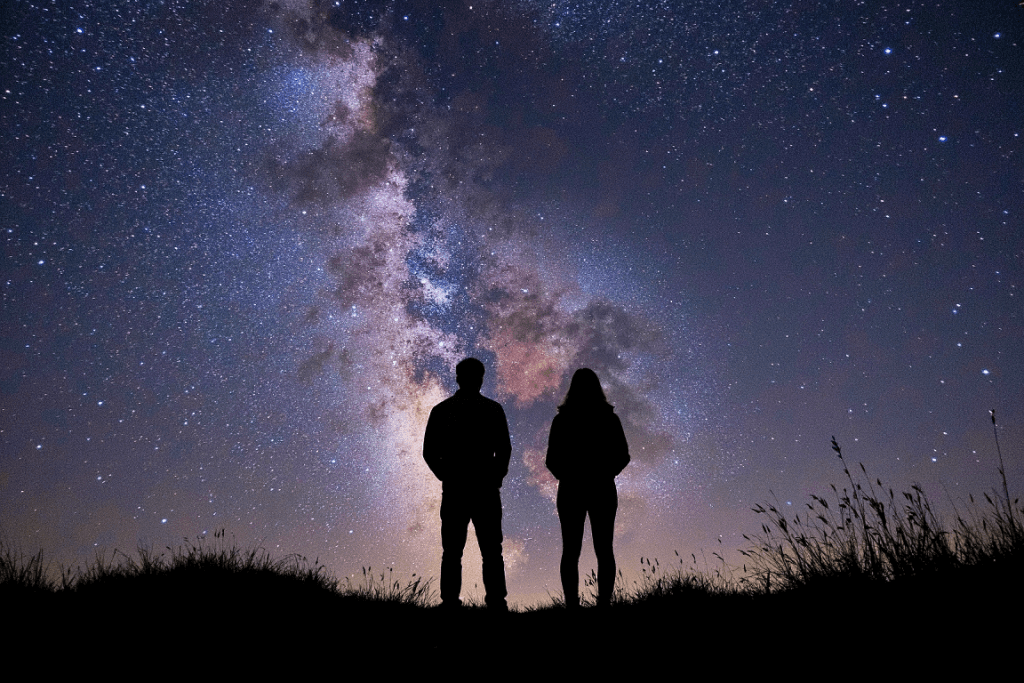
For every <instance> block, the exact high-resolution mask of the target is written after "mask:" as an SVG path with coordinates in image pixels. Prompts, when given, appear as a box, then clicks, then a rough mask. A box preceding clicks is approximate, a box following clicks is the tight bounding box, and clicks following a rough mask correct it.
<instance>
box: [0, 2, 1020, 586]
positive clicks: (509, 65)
mask: <svg viewBox="0 0 1024 683" xmlns="http://www.w3.org/2000/svg"><path fill="white" fill-rule="evenodd" d="M0 26H2V41H3V43H2V45H3V46H2V50H0V65H2V69H0V80H2V87H0V126H2V131H3V141H4V142H3V145H2V147H0V221H2V225H0V229H2V238H3V257H2V262H0V263H2V265H0V267H2V278H0V284H2V290H0V291H2V308H0V325H2V328H0V329H2V337H0V358H2V362H0V449H2V453H0V538H2V539H3V540H4V542H6V543H8V544H11V545H14V546H16V547H19V548H21V549H23V550H24V551H27V552H35V551H36V550H38V549H43V550H44V551H45V552H46V556H47V557H48V558H50V559H51V560H52V561H54V562H58V563H63V564H65V565H70V564H76V563H84V562H89V561H90V560H91V559H92V558H94V557H95V556H96V554H97V553H105V554H106V555H107V556H109V554H110V553H111V552H112V551H113V549H115V548H118V549H121V550H126V551H130V550H132V549H134V548H136V547H137V546H138V545H139V544H143V545H146V546H149V547H153V548H156V549H160V548H163V547H165V546H168V545H178V544H180V543H181V542H182V541H183V540H184V539H194V538H196V537H197V536H199V535H201V534H204V533H213V532H214V531H218V530H220V529H224V530H225V531H226V533H227V537H228V540H229V541H232V540H233V541H234V542H236V543H237V544H238V545H241V546H250V545H253V544H260V545H262V546H263V547H265V548H267V549H268V550H270V551H271V552H272V553H274V554H277V555H282V554H286V553H300V554H302V555H304V556H306V557H308V558H309V559H310V560H313V559H319V560H320V562H322V563H323V564H325V565H326V566H327V567H328V568H329V569H330V570H331V571H332V572H334V573H335V574H336V575H339V576H344V575H349V574H352V573H353V572H358V571H359V569H360V568H361V567H364V566H372V567H375V568H383V567H393V568H394V570H395V572H396V576H402V577H406V576H411V575H412V574H413V573H416V574H417V575H420V576H437V573H438V569H439V561H440V539H439V520H438V507H439V503H440V485H439V483H438V482H436V481H435V480H434V479H433V477H432V476H431V474H430V472H429V470H428V469H427V467H426V465H425V464H424V463H423V462H422V457H421V450H420V447H421V442H422V436H423V429H424V427H425V424H426V418H427V415H428V413H429V410H430V408H431V407H432V406H433V405H434V404H436V403H437V402H438V401H440V400H442V399H443V398H445V397H446V396H447V395H449V394H450V393H451V392H453V391H454V389H455V388H456V386H455V383H454V377H453V374H454V373H453V368H454V365H455V363H456V362H458V360H460V359H461V358H463V357H465V356H469V355H474V356H476V357H478V358H480V359H481V360H483V361H484V363H485V364H486V365H487V368H488V372H487V375H486V377H485V382H484V388H483V393H484V394H485V395H488V396H491V397H493V398H495V399H497V400H499V401H500V402H501V403H502V404H503V405H504V406H505V410H506V413H507V415H508V418H509V423H510V427H511V431H512V439H513V457H512V465H511V470H510V474H509V477H508V478H507V479H506V481H505V484H504V487H503V489H502V497H503V505H504V531H505V545H504V550H505V557H506V563H507V572H508V577H509V587H510V599H511V600H512V601H513V602H520V603H523V602H529V601H531V600H533V599H544V598H545V597H546V595H547V594H552V595H554V594H557V593H558V590H559V586H558V572H557V562H558V555H559V553H560V548H561V541H560V537H559V531H558V522H557V516H556V513H555V506H554V493H555V482H554V480H553V479H552V478H551V476H550V474H548V473H547V471H546V469H545V468H544V466H543V460H544V451H545V447H546V441H547V434H548V428H549V426H550V422H551V418H552V417H553V415H554V413H555V409H556V406H557V405H558V403H559V402H560V400H561V399H562V397H563V396H564V394H565V391H566V389H567V388H568V381H569V378H570V376H571V375H572V372H573V371H574V370H575V369H576V368H578V367H590V368H592V369H594V370H595V371H596V372H597V373H598V375H599V377H600V378H601V380H602V382H603V384H604V387H605V391H606V393H607V395H608V397H609V400H610V401H611V402H612V403H613V404H614V405H615V406H616V412H617V414H618V415H620V417H621V418H622V421H623V425H624V428H625V431H626V436H627V439H628V441H629V444H630V451H631V454H632V458H633V460H632V463H631V464H630V466H629V467H628V468H627V469H626V470H625V472H623V474H622V475H621V476H620V477H619V479H618V489H619V498H620V503H619V515H618V519H617V529H616V552H617V556H618V559H619V565H620V568H621V569H623V571H624V572H625V573H626V575H627V576H631V575H632V574H635V572H634V571H633V570H634V569H639V565H638V562H639V558H640V557H641V556H643V557H657V558H660V559H661V560H662V561H663V562H664V561H668V560H671V561H676V560H675V556H674V551H678V552H679V553H680V555H681V556H683V557H685V558H686V562H687V563H689V562H690V561H691V560H690V556H691V553H692V554H693V555H695V556H696V559H697V564H698V565H699V567H701V568H703V567H705V566H709V567H711V568H714V567H716V566H717V565H718V563H719V560H718V559H717V558H715V557H714V554H715V553H719V554H723V555H724V556H725V558H726V559H727V561H729V562H730V563H731V564H739V562H740V558H739V556H738V553H736V552H735V551H736V549H737V548H741V547H745V546H746V542H745V541H744V540H743V534H744V533H748V534H749V533H753V532H756V531H757V530H758V529H759V528H760V519H759V518H758V517H757V516H756V515H755V514H754V513H752V512H751V511H750V508H751V506H753V505H754V504H757V503H759V502H763V501H766V500H774V499H775V498H777V500H778V501H779V503H780V504H781V505H783V506H790V505H791V506H792V509H793V510H794V512H795V511H797V510H799V509H800V507H801V506H802V504H803V503H804V502H807V501H808V500H809V497H810V495H811V494H814V493H818V494H823V493H825V492H826V490H827V486H828V484H829V483H833V482H834V483H837V484H842V483H843V481H842V477H843V475H842V470H841V466H840V464H839V462H838V460H837V459H836V458H835V455H834V453H833V452H832V451H831V448H830V438H831V437H832V436H833V435H835V437H836V439H837V440H838V441H839V443H840V445H841V446H842V447H843V450H844V454H845V456H846V458H847V460H848V461H849V462H851V463H856V462H862V463H863V464H864V465H865V467H866V468H867V470H868V472H869V473H871V474H872V475H873V476H878V477H881V478H882V479H883V481H885V482H886V483H887V484H891V485H893V486H895V487H902V488H906V487H907V486H909V485H910V484H911V483H913V482H920V483H921V485H922V486H923V487H924V488H925V490H926V492H928V494H929V495H930V496H931V497H932V499H933V502H934V503H936V505H937V506H938V507H940V508H948V507H949V506H950V505H952V504H956V505H961V506H962V505H963V502H964V500H965V499H966V498H967V495H968V494H970V493H973V494H975V495H978V494H980V493H982V492H984V491H987V490H991V489H992V488H993V487H995V486H997V485H998V486H1000V487H1001V483H1000V480H999V477H998V472H997V468H998V457H997V454H996V450H995V443H994V439H993V433H992V424H991V422H990V420H989V413H988V411H989V409H995V410H996V415H997V418H998V419H999V427H1000V443H1001V446H1002V448H1003V455H1004V458H1005V460H1006V463H1007V475H1008V479H1009V485H1010V489H1011V492H1016V493H1018V494H1019V493H1021V492H1022V490H1024V464H1022V459H1021V451H1020V446H1021V443H1022V442H1024V433H1022V420H1024V413H1022V411H1024V390H1022V387H1024V382H1022V380H1024V343H1022V341H1024V308H1022V304H1024V293H1022V290H1021V288H1022V284H1024V230H1022V224H1021V215H1022V212H1024V138H1022V135H1024V120H1022V112H1024V109H1022V108H1021V106H1020V103H1021V102H1024V78H1022V74H1024V53H1022V41H1024V8H1021V7H1019V6H1018V3H1017V2H1016V1H1013V0H1006V1H1004V0H979V1H978V2H972V3H962V2H948V1H946V0H927V1H921V0H879V1H877V2H876V1H870V2H868V1H855V0H844V1H843V2H833V3H815V2H800V1H798V0H789V1H771V0H717V1H713V0H691V1H688V2H664V1H655V0H648V1H646V2H626V1H624V0H601V1H593V2H566V1H563V0H545V1H543V2H530V1H526V0H522V1H512V0H509V1H506V2H495V1H493V0H491V1H487V0H468V1H465V0H464V1H461V2H460V1H453V2H448V3H437V2H428V1H426V0H411V1H408V2H401V1H395V2H369V1H362V2H351V1H340V0H339V1H335V0H330V1H326V2H323V1H317V0H282V1H279V2H270V3H267V2H246V1H242V2H230V1H229V2H223V3H222V2H185V1H183V0H163V1H160V2H117V1H114V0H111V1H109V2H97V1H85V2H64V1H61V2H56V1H53V2H46V1H29V0H13V1H12V2H7V3H4V5H3V8H2V10H0ZM773 496H774V497H775V498H772V497H773ZM588 543H589V541H588ZM466 564H467V570H466V588H465V591H464V595H467V596H473V595H477V596H479V594H480V590H479V588H477V587H475V584H479V553H478V551H477V550H476V548H475V543H474V542H473V541H472V540H471V542H470V543H469V545H468V547H467V560H466ZM591 566H593V555H592V551H589V550H585V553H584V558H583V562H582V569H583V570H584V571H587V570H588V569H589V568H590V567H591Z"/></svg>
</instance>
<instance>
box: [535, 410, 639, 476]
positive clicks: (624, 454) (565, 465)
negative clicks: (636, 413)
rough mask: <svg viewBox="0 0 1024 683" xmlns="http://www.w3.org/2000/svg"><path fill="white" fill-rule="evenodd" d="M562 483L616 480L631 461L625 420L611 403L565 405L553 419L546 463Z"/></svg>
mask: <svg viewBox="0 0 1024 683" xmlns="http://www.w3.org/2000/svg"><path fill="white" fill-rule="evenodd" d="M545 464H546V465H547V467H548V469H549V470H551V474H553V475H555V479H558V480H559V481H560V482H562V483H581V484H586V483H598V482H603V481H608V480H613V479H615V477H616V475H618V474H619V472H621V471H622V470H623V469H625V467H626V465H628V464H629V445H628V444H627V443H626V435H625V434H624V433H623V431H622V422H621V421H620V420H619V416H618V415H616V414H615V413H614V408H612V406H610V405H608V404H597V405H595V406H585V407H580V406H562V407H561V408H559V409H558V414H557V415H555V419H554V420H552V422H551V434H550V436H549V437H548V455H547V460H546V463H545Z"/></svg>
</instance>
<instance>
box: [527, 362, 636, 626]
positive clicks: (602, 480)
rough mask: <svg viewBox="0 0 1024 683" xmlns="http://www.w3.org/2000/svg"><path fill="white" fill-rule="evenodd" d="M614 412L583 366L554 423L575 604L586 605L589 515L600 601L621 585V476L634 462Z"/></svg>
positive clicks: (550, 459) (566, 568)
mask: <svg viewBox="0 0 1024 683" xmlns="http://www.w3.org/2000/svg"><path fill="white" fill-rule="evenodd" d="M613 411H614V408H612V406H611V405H610V404H609V403H608V399H606V398H605V396H604V391H602V390H601V382H600V380H598V379H597V375H596V374H595V373H594V371H593V370H588V369H587V368H580V369H579V370H577V371H576V373H575V374H574V375H573V376H572V382H571V383H570V384H569V392H568V393H567V394H566V395H565V401H563V402H562V405H560V406H559V407H558V414H557V415H555V419H554V420H553V421H552V422H551V435H550V436H549V437H548V455H547V463H546V464H547V467H548V469H549V470H551V474H553V475H555V479H557V480H558V521H559V522H560V523H561V526H562V564H561V568H560V570H561V575H562V591H563V592H564V593H565V605H566V607H568V608H570V609H571V608H575V607H579V605H580V598H579V562H580V552H581V551H582V550H583V523H584V521H585V520H586V518H587V515H588V514H589V515H590V530H591V532H592V533H593V536H594V552H595V553H596V554H597V604H598V605H607V604H609V603H610V602H611V599H612V590H613V589H614V587H615V555H614V553H613V552H612V534H613V531H614V528H615V510H616V509H617V508H618V506H619V497H618V494H617V493H616V492H615V476H616V475H617V474H618V473H619V472H621V471H622V470H623V468H625V467H626V465H628V464H629V446H628V445H627V444H626V435H625V434H623V432H622V423H621V422H620V421H619V417H618V416H617V415H616V414H615V413H614V412H613Z"/></svg>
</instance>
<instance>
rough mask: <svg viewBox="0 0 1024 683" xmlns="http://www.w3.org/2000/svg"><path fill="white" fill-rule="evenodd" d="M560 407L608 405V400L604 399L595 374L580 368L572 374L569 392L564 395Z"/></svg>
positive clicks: (599, 382)
mask: <svg viewBox="0 0 1024 683" xmlns="http://www.w3.org/2000/svg"><path fill="white" fill-rule="evenodd" d="M562 405H563V406H576V405H608V399H607V398H605V395H604V390H603V389H602V388H601V380H599V379H598V378H597V373H595V372H594V371H593V370H591V369H590V368H580V369H579V370H577V371H576V372H575V373H573V376H572V382H570V383H569V391H568V392H567V393H566V394H565V400H564V401H562Z"/></svg>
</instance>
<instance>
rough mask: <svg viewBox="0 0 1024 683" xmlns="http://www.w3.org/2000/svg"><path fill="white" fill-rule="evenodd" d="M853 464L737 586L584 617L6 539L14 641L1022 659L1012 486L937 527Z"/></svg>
mask: <svg viewBox="0 0 1024 683" xmlns="http://www.w3.org/2000/svg"><path fill="white" fill-rule="evenodd" d="M833 447H834V450H835V451H836V453H837V454H838V456H839V458H840V460H841V461H842V458H843V456H842V452H841V450H840V449H839V446H838V445H836V444H835V443H834V442H833ZM843 471H844V474H845V476H846V486H844V487H837V486H833V487H832V493H831V497H829V498H825V497H817V496H815V497H812V501H811V502H810V503H808V504H807V506H806V510H807V511H806V513H804V514H801V515H792V516H788V517H787V516H786V515H784V514H783V513H782V512H781V511H780V508H778V507H776V506H774V505H771V504H765V505H764V506H759V507H758V508H755V512H757V513H759V514H760V515H762V516H763V526H762V534H761V535H760V536H757V537H751V538H749V539H748V540H749V541H750V546H749V549H748V550H746V551H745V552H744V562H745V565H744V570H745V571H742V572H739V573H738V574H737V576H739V578H733V577H732V576H726V575H723V574H721V573H716V574H714V575H707V574H700V573H691V572H687V571H685V570H684V568H683V567H682V565H681V564H680V565H678V566H677V567H676V568H667V567H663V566H662V565H661V564H660V563H659V562H658V561H657V560H654V561H651V560H647V561H646V563H645V567H644V571H643V573H642V576H641V578H640V579H639V580H638V581H637V582H635V583H634V584H633V585H632V587H628V586H625V585H624V584H625V582H621V583H620V589H619V592H618V594H617V596H616V600H615V601H614V603H613V604H612V606H611V607H610V608H607V609H603V610H602V609H597V608H587V609H583V610H580V611H578V612H576V613H570V612H566V611H565V610H564V609H563V608H562V607H561V606H560V605H558V604H557V603H554V602H553V603H551V604H548V605H539V606H536V607H534V608H532V609H526V610H522V611H519V612H513V613H510V614H507V615H497V614H492V613H489V612H488V611H487V610H486V609H484V608H480V607H468V608H466V609H463V610H461V611H459V612H457V613H455V614H451V613H449V612H446V611H442V610H440V609H438V608H436V607H435V605H436V596H435V593H434V591H433V586H432V583H431V582H430V581H424V580H423V579H414V580H413V581H410V582H409V583H405V584H402V583H401V582H398V581H394V580H392V579H391V578H390V577H389V576H388V575H387V574H379V575H375V574H374V573H373V572H372V571H366V572H364V575H363V577H362V580H361V581H359V582H355V583H353V582H338V581H337V580H335V579H334V578H333V577H331V576H330V575H329V574H328V573H327V572H326V571H325V570H324V568H323V567H322V566H318V565H315V564H311V563H309V562H307V561H306V560H304V559H303V558H301V557H297V556H289V557H285V558H282V559H274V558H271V557H270V556H269V555H268V554H267V553H266V552H265V551H263V550H260V549H254V550H241V549H239V548H237V547H227V546H226V545H225V544H224V542H223V532H220V533H218V534H216V535H215V536H216V538H215V539H213V541H212V542H210V543H207V542H206V540H201V541H198V542H197V543H195V544H192V545H186V546H185V547H183V548H179V549H177V550H173V551H169V554H166V555H164V554H154V553H152V552H148V551H144V550H143V551H139V552H138V553H137V554H136V555H135V556H129V555H125V554H117V555H116V556H115V559H114V560H113V561H110V562H97V563H96V564H95V565H94V566H92V567H88V568H85V569H81V570H77V571H73V572H72V571H67V570H65V571H62V572H61V574H60V576H59V577H57V578H54V577H53V576H52V575H50V574H49V573H48V572H47V568H46V567H45V566H44V563H43V557H42V554H38V555H35V556H24V555H20V554H18V553H17V552H15V551H14V550H12V549H11V548H2V549H0V604H2V605H3V613H4V616H5V617H6V618H5V621H6V622H7V626H8V630H9V635H8V636H7V638H6V645H7V646H8V647H7V648H5V649H7V650H8V651H9V652H11V653H15V656H14V659H16V658H17V657H18V656H22V657H27V656H29V655H28V653H34V654H32V656H33V657H38V658H40V659H38V660H37V661H39V662H41V663H42V665H43V667H44V668H43V670H44V671H49V670H54V671H66V672H72V671H78V670H88V669H91V668H102V667H104V666H108V665H109V666H113V667H125V666H127V667H130V670H137V669H135V667H143V668H142V669H141V670H139V671H140V673H141V672H143V671H148V670H149V669H148V668H146V667H153V671H158V670H180V671H181V672H182V673H188V672H190V671H192V672H204V674H203V675H204V677H205V676H206V675H214V674H216V675H231V676H232V677H235V676H238V675H246V676H247V675H252V674H256V675H262V674H268V673H270V674H274V675H288V674H289V673H295V672H298V671H313V672H315V671H326V672H328V673H330V674H332V675H334V674H337V675H351V674H353V673H359V672H362V674H361V677H365V676H369V675H373V676H377V675H391V674H395V673H401V674H410V675H417V674H421V673H426V672H427V671H429V670H431V669H435V668H438V667H441V669H439V670H442V669H443V667H445V666H451V667H454V668H455V669H465V671H466V672H467V675H471V674H470V672H476V674H479V675H483V674H493V675H495V676H497V677H499V678H506V677H512V676H516V677H522V676H528V675H532V674H531V673H530V672H532V671H534V670H536V671H543V672H550V673H554V674H558V673H564V674H569V673H572V672H578V671H582V672H584V673H592V674H595V675H598V674H608V673H617V674H618V673H620V674H622V675H646V674H648V673H650V672H652V669H651V668H650V667H651V665H655V664H656V665H658V666H659V667H660V666H667V667H669V671H670V672H671V673H672V674H673V675H678V676H686V675H692V674H695V673H698V672H699V671H705V670H706V668H707V666H708V665H710V666H711V670H712V671H713V672H714V673H715V675H726V676H728V677H730V678H731V677H735V676H739V675H744V676H747V675H749V676H763V675H767V674H768V673H769V672H774V671H778V672H779V673H780V674H783V675H786V674H790V675H795V674H798V675H815V674H821V675H825V674H828V675H832V674H837V675H839V676H840V677H841V678H846V677H847V676H849V677H852V676H854V675H858V676H859V675H865V674H868V673H869V672H871V671H872V670H874V669H877V670H878V671H884V672H885V673H886V674H889V675H892V674H897V673H900V672H904V673H906V674H908V675H920V674H921V673H945V672H947V671H954V670H957V669H967V668H969V669H971V670H972V672H974V673H975V674H976V673H979V672H984V671H985V670H986V669H991V670H993V671H995V670H997V669H998V668H999V666H1000V665H1002V664H1004V662H1003V660H1006V661H1011V660H1012V658H1013V657H1014V656H1015V645H1016V644H1017V643H1018V642H1019V641H1020V636H1021V626H1020V613H1021V607H1022V606H1024V599H1022V598H1024V588H1022V577H1024V510H1022V509H1021V507H1020V505H1019V502H1018V501H1016V500H1014V501H1010V500H1009V499H1008V494H1006V493H1005V485H1004V492H1003V493H1000V492H993V493H991V494H987V495H985V496H984V498H985V502H984V503H983V504H977V505H976V504H974V502H973V500H972V506H973V507H972V508H971V509H970V510H968V511H967V512H966V513H965V514H964V515H960V514H958V515H956V518H955V519H954V520H953V521H952V522H951V523H943V522H942V521H941V520H939V519H938V518H937V516H936V515H935V514H934V513H933V512H932V509H931V507H930V505H929V503H928V501H927V499H926V497H925V495H924V493H923V492H922V491H921V490H920V489H919V488H917V487H914V488H912V489H911V490H910V491H907V492H901V493H899V494H896V493H894V492H893V491H891V490H889V489H886V488H885V487H884V486H883V485H882V483H881V482H880V481H878V480H875V481H874V482H872V481H871V480H870V479H869V478H868V476H867V474H866V472H865V471H864V470H863V468H860V471H859V472H858V473H857V474H856V475H855V474H854V473H853V472H851V471H850V470H849V469H848V468H847V467H846V464H845V461H843ZM856 471H857V469H856V468H855V469H854V472H856ZM1004 481H1005V479H1004ZM12 661H13V659H12ZM367 664H368V665H369V666H368V668H367ZM697 665H700V666H701V668H700V669H698V668H696V667H697ZM324 666H326V667H327V668H326V669H323V667H324ZM118 670H120V669H118ZM787 670H789V671H787ZM702 675H707V674H706V673H705V674H702Z"/></svg>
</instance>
